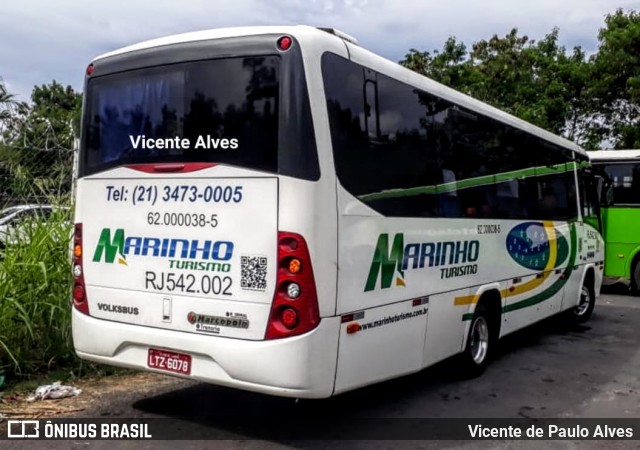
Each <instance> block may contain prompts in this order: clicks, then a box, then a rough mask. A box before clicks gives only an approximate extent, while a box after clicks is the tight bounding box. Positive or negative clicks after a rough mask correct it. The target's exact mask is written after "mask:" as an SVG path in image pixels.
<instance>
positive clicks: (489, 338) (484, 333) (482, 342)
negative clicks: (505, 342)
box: [462, 304, 494, 377]
mask: <svg viewBox="0 0 640 450" xmlns="http://www.w3.org/2000/svg"><path fill="white" fill-rule="evenodd" d="M491 324H492V321H491V317H490V315H489V311H487V309H486V307H485V306H484V305H483V304H480V305H478V306H477V308H476V311H475V312H474V314H473V318H472V319H471V326H470V327H469V335H468V336H467V346H466V348H465V350H464V353H463V354H462V365H463V370H464V375H465V376H468V377H477V376H479V375H481V374H482V372H484V370H485V369H486V368H487V365H488V364H489V355H490V352H491V351H492V350H493V341H494V339H493V330H492V329H491Z"/></svg>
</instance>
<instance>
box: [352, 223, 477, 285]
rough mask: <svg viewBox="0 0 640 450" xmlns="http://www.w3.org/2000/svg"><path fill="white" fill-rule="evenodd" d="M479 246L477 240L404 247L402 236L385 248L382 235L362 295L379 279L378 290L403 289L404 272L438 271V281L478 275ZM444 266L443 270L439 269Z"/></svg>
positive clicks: (411, 244) (399, 235)
mask: <svg viewBox="0 0 640 450" xmlns="http://www.w3.org/2000/svg"><path fill="white" fill-rule="evenodd" d="M479 255H480V242H479V241H477V240H461V241H443V242H417V243H409V244H406V245H405V244H404V233H396V235H395V236H394V238H393V243H392V244H391V247H389V235H388V234H387V233H382V234H380V236H378V243H377V244H376V248H375V250H374V253H373V259H372V261H371V267H370V269H369V276H368V277H367V283H366V285H365V287H364V290H365V292H367V291H372V290H374V289H375V288H376V284H377V281H378V277H380V288H381V289H386V288H389V287H391V285H392V284H393V282H394V278H395V285H396V286H405V285H406V283H405V280H404V277H405V271H407V270H415V269H425V268H430V267H440V278H441V279H445V278H451V277H459V276H464V275H470V274H474V273H476V272H477V271H478V266H477V264H473V263H474V262H475V261H477V260H478V257H479ZM443 266H445V267H443Z"/></svg>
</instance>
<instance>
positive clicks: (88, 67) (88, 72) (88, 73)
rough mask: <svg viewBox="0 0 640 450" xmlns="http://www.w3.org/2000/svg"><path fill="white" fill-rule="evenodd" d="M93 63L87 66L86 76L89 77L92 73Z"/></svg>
mask: <svg viewBox="0 0 640 450" xmlns="http://www.w3.org/2000/svg"><path fill="white" fill-rule="evenodd" d="M93 68H94V67H93V64H89V65H88V66H87V76H88V77H90V76H91V75H92V74H93Z"/></svg>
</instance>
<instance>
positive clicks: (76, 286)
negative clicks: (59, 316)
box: [73, 223, 89, 315]
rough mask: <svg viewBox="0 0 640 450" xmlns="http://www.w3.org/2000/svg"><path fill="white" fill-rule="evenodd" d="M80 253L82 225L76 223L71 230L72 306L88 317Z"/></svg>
mask: <svg viewBox="0 0 640 450" xmlns="http://www.w3.org/2000/svg"><path fill="white" fill-rule="evenodd" d="M82 253H83V251H82V224H81V223H76V224H75V226H74V229H73V306H75V308H76V309H77V310H78V311H80V312H81V313H84V314H87V315H89V303H88V302H87V291H86V289H85V286H84V270H83V269H84V268H83V266H82Z"/></svg>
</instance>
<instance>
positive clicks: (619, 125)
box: [593, 10, 640, 148]
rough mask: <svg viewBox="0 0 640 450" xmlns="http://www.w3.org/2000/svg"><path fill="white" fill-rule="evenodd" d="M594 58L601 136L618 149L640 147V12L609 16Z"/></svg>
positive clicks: (594, 81)
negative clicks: (639, 50)
mask: <svg viewBox="0 0 640 450" xmlns="http://www.w3.org/2000/svg"><path fill="white" fill-rule="evenodd" d="M598 40H599V42H600V45H599V48H598V52H597V53H596V54H595V55H594V57H593V66H594V68H593V70H594V76H593V92H594V97H595V98H596V100H597V102H598V107H599V111H600V114H599V126H600V133H601V135H602V137H603V138H604V139H608V140H609V141H610V142H611V143H612V144H613V145H614V147H615V148H640V54H639V53H638V49H640V13H638V12H635V11H630V12H627V13H625V12H624V11H622V10H617V11H616V12H615V13H613V14H609V15H607V17H606V19H605V27H604V28H602V29H600V32H599V34H598Z"/></svg>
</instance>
